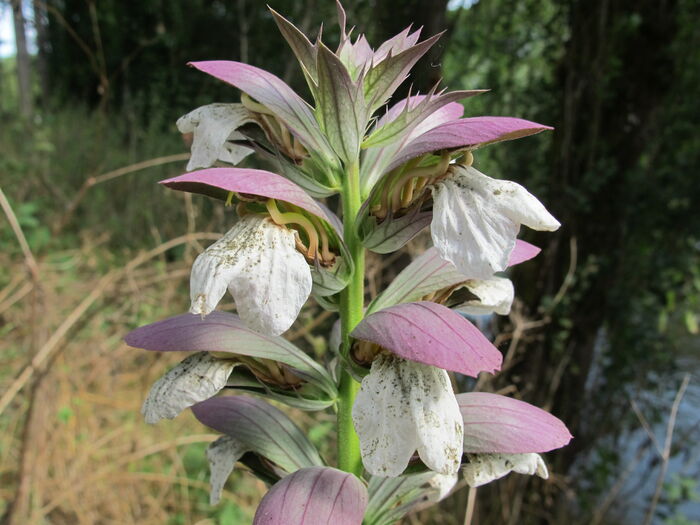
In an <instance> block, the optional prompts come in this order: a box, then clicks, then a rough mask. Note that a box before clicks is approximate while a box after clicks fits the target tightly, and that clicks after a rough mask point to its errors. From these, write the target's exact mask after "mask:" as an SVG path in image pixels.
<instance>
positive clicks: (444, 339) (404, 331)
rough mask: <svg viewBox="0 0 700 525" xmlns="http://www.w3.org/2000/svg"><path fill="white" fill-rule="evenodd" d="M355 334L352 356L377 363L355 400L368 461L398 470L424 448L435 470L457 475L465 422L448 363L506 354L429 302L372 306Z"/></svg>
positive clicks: (486, 365)
mask: <svg viewBox="0 0 700 525" xmlns="http://www.w3.org/2000/svg"><path fill="white" fill-rule="evenodd" d="M351 336H352V337H353V338H355V339H356V340H358V341H357V342H356V343H355V346H354V349H353V351H352V352H351V356H352V358H353V359H354V360H355V361H359V362H368V361H371V363H372V364H371V369H370V372H369V374H367V375H366V376H365V377H364V379H363V380H362V385H361V388H360V393H359V394H358V396H357V399H356V401H355V405H354V407H353V421H354V424H355V430H356V432H357V434H358V436H359V438H360V448H361V452H362V458H363V462H364V465H365V468H366V469H367V470H368V471H369V472H370V473H372V474H374V475H378V476H389V477H394V476H398V475H400V474H401V473H402V472H403V471H404V470H405V469H406V467H407V466H408V464H409V461H410V460H411V458H412V456H413V453H414V451H416V450H417V451H418V455H419V457H420V458H421V460H422V461H423V462H424V463H425V464H426V465H427V466H428V467H429V468H430V469H431V470H434V471H436V472H439V473H441V474H444V475H454V474H455V473H456V472H457V469H458V467H459V464H460V461H461V457H462V441H463V426H462V421H461V415H460V413H459V408H458V405H457V402H456V398H455V394H454V392H453V390H452V384H451V383H450V379H449V377H448V374H447V372H446V370H452V371H457V372H460V373H463V374H466V375H470V376H474V377H475V376H476V375H477V374H478V373H479V372H482V371H487V372H494V371H496V370H497V369H498V368H500V365H501V354H500V353H499V352H498V350H497V349H496V348H495V347H494V346H493V345H492V344H491V343H490V342H489V341H488V340H487V339H486V338H485V337H484V336H483V335H482V334H481V332H479V330H478V329H477V328H475V327H474V326H473V325H472V324H471V323H470V322H469V321H467V320H466V319H464V318H463V317H462V316H460V315H459V314H457V313H455V312H452V311H451V310H449V309H447V308H445V307H444V306H440V305H437V304H435V303H430V302H418V303H404V304H399V305H396V306H393V307H389V308H386V309H384V310H380V311H378V312H376V313H373V314H371V315H369V316H367V317H366V318H365V319H364V320H363V321H362V322H360V324H359V325H358V326H357V327H356V328H355V330H353V332H352V333H351Z"/></svg>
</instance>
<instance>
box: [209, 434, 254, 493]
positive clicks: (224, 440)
mask: <svg viewBox="0 0 700 525" xmlns="http://www.w3.org/2000/svg"><path fill="white" fill-rule="evenodd" d="M246 452H248V450H247V449H246V447H245V446H244V445H243V444H242V443H241V442H240V441H237V440H236V439H234V438H232V437H231V436H222V437H220V438H219V439H217V440H216V441H213V442H212V443H211V444H210V445H209V448H207V459H208V460H209V483H210V484H211V490H210V491H209V504H210V505H216V504H217V503H219V500H221V492H222V491H223V490H224V485H225V484H226V480H227V479H228V478H229V476H230V475H231V472H233V467H234V466H235V465H236V462H237V461H238V460H239V459H241V457H242V456H243V454H245V453H246Z"/></svg>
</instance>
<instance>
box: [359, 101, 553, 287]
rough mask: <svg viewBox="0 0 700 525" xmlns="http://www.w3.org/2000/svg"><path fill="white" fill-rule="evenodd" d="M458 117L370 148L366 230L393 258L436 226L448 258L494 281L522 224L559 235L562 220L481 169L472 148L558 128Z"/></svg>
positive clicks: (369, 240) (369, 241)
mask: <svg viewBox="0 0 700 525" xmlns="http://www.w3.org/2000/svg"><path fill="white" fill-rule="evenodd" d="M402 104H403V105H404V106H408V105H410V102H409V103H407V102H405V101H404V102H403V103H402ZM447 107H449V105H448V106H447ZM389 114H392V111H391V110H390V111H389V113H388V115H389ZM392 116H393V115H392ZM453 117H456V113H455V114H453V115H448V118H447V119H446V120H445V121H442V122H440V123H438V125H434V126H432V127H430V128H429V129H427V130H425V131H424V132H422V133H421V134H417V133H416V129H417V126H414V127H412V128H408V129H407V130H404V132H403V140H402V142H400V143H399V144H398V145H397V143H396V139H394V142H393V143H390V144H388V145H378V146H376V147H374V148H370V149H369V150H368V151H367V153H366V157H368V159H367V160H369V159H371V160H372V162H371V163H370V164H368V168H367V170H366V172H365V173H364V182H365V185H366V187H367V188H373V189H372V191H371V193H370V195H369V198H368V199H367V201H366V202H365V204H364V206H363V209H362V210H361V212H360V220H361V222H360V225H359V227H358V233H359V234H360V237H361V238H363V242H364V244H365V246H367V247H368V248H370V249H371V250H373V251H376V252H379V253H386V252H390V251H394V250H396V249H398V248H400V247H401V246H402V245H403V244H405V243H406V242H407V241H408V240H410V239H411V237H413V236H414V235H416V234H417V233H418V232H419V231H420V230H422V229H423V228H424V227H425V226H427V225H428V224H430V229H431V236H432V238H433V244H434V245H435V247H436V248H437V249H438V251H439V252H440V255H441V257H442V258H443V259H445V260H448V261H450V262H452V263H453V264H454V265H455V266H456V267H457V269H458V270H459V271H461V272H462V273H463V274H465V275H470V276H473V277H474V278H480V279H486V278H489V277H491V276H492V275H493V274H494V273H495V272H499V271H502V270H504V269H505V268H506V267H507V262H508V258H509V256H510V253H511V252H512V250H513V249H514V247H515V239H516V237H517V234H518V231H519V229H520V225H521V224H524V225H526V226H529V227H531V228H533V229H536V230H547V231H553V230H556V229H557V228H558V227H559V222H558V221H557V220H556V219H555V218H554V217H553V216H552V215H551V214H550V213H549V212H548V211H547V210H546V209H545V207H544V206H543V205H542V204H541V203H540V202H539V201H538V200H537V199H536V198H535V197H534V196H532V195H531V194H530V193H529V192H528V191H527V190H526V189H525V188H523V187H522V186H521V185H519V184H517V183H515V182H511V181H501V180H497V179H492V178H489V177H487V176H486V175H484V174H482V173H480V172H479V171H477V170H476V169H475V168H473V167H472V163H473V154H472V150H473V149H475V148H477V147H479V146H483V145H485V144H490V143H493V142H497V141H502V140H509V139H514V138H519V137H523V136H527V135H532V134H534V133H539V132H541V131H544V130H546V129H550V128H548V127H547V126H543V125H541V124H536V123H534V122H529V121H526V120H522V119H515V118H508V117H475V118H464V119H459V118H458V117H457V118H453ZM426 120H428V122H430V120H429V119H426ZM389 125H391V120H389V122H387V123H386V124H384V126H385V127H386V126H389ZM421 126H424V127H427V125H426V124H425V123H421ZM380 129H381V128H380ZM377 132H378V131H377ZM375 181H377V182H376V183H375Z"/></svg>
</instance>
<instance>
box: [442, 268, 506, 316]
mask: <svg viewBox="0 0 700 525" xmlns="http://www.w3.org/2000/svg"><path fill="white" fill-rule="evenodd" d="M463 287H464V288H465V289H466V290H468V291H469V293H471V294H472V296H473V297H471V298H468V299H466V300H465V301H463V302H461V303H460V304H458V305H457V306H455V307H454V308H455V309H456V310H459V311H460V312H464V313H465V314H472V315H482V314H490V313H492V312H495V313H497V314H499V315H508V313H509V312H510V307H511V305H512V304H513V297H514V296H515V290H514V289H513V283H512V281H511V280H510V279H506V278H505V277H491V278H490V279H470V280H468V281H466V282H465V283H464V284H463ZM455 293H456V294H459V290H457V292H455Z"/></svg>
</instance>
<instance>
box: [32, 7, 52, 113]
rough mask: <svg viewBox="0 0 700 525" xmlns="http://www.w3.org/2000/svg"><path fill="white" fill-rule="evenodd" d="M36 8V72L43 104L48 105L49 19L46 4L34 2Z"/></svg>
mask: <svg viewBox="0 0 700 525" xmlns="http://www.w3.org/2000/svg"><path fill="white" fill-rule="evenodd" d="M32 5H33V7H34V27H35V29H36V47H37V56H36V72H37V75H38V77H39V85H40V86H41V103H42V104H46V103H47V101H48V99H49V95H50V89H49V69H48V63H47V60H48V59H47V48H48V44H49V42H48V34H47V26H48V23H49V21H48V18H47V14H46V8H45V4H44V2H42V1H41V0H33V1H32Z"/></svg>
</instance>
